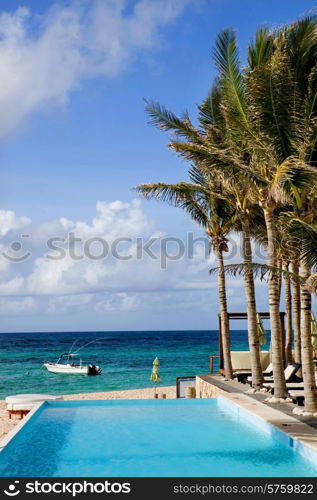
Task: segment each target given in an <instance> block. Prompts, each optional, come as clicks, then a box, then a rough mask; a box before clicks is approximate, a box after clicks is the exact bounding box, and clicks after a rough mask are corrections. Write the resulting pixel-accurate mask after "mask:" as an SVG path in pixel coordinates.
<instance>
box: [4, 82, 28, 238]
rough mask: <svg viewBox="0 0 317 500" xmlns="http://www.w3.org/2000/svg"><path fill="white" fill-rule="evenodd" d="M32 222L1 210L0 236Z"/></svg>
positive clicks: (8, 211)
mask: <svg viewBox="0 0 317 500" xmlns="http://www.w3.org/2000/svg"><path fill="white" fill-rule="evenodd" d="M0 92H1V90H0ZM30 223H31V219H29V218H28V217H24V216H22V217H20V216H18V215H16V214H15V212H13V211H12V210H0V237H2V236H5V235H6V234H7V233H9V232H10V231H13V230H16V229H21V228H22V227H24V226H27V225H28V224H30Z"/></svg>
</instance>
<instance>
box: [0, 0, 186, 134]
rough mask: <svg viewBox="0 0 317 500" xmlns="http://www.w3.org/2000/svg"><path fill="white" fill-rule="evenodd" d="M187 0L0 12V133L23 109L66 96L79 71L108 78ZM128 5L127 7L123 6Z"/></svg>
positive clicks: (153, 39)
mask: <svg viewBox="0 0 317 500" xmlns="http://www.w3.org/2000/svg"><path fill="white" fill-rule="evenodd" d="M188 3H189V0H138V1H137V2H136V3H134V4H132V2H131V1H128V0H81V1H79V0H77V1H73V2H69V3H68V2H67V3H66V2H63V3H60V4H56V5H54V7H52V8H50V9H49V10H47V11H46V12H45V13H44V14H42V15H37V14H35V13H33V12H31V10H30V9H28V8H26V7H20V8H18V9H17V10H16V11H15V12H13V13H9V12H2V14H0V59H1V65H0V80H1V89H0V137H1V136H3V135H6V134H7V133H9V132H10V131H12V130H14V129H15V128H16V127H17V126H18V125H19V124H20V123H21V122H22V121H23V120H24V119H25V118H26V117H27V116H28V115H29V114H30V113H32V112H34V111H38V110H40V109H42V108H43V107H47V106H51V105H58V106H63V105H65V103H67V99H68V95H69V92H70V91H71V90H73V89H74V88H76V87H78V85H79V84H80V83H81V81H82V80H83V79H85V78H92V77H96V76H102V77H113V76H115V75H117V74H118V73H120V72H121V71H123V70H124V69H125V68H126V67H127V66H128V65H129V64H130V63H131V61H132V60H133V59H134V58H135V57H136V56H137V55H138V53H139V52H140V51H144V50H149V49H151V48H154V47H156V46H157V45H158V44H159V34H160V28H161V27H162V26H164V25H166V24H168V23H170V22H171V21H172V20H173V19H175V18H176V17H177V16H178V15H179V14H180V13H181V12H182V10H183V9H184V7H185V6H186V5H187V4H188ZM129 8H130V9H132V10H131V11H128V10H127V9H129Z"/></svg>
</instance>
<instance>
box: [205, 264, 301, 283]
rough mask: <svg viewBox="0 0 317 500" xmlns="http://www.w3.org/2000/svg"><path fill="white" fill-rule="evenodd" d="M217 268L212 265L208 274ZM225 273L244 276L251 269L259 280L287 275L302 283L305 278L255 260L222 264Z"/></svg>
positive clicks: (216, 270)
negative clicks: (246, 262) (245, 262)
mask: <svg viewBox="0 0 317 500" xmlns="http://www.w3.org/2000/svg"><path fill="white" fill-rule="evenodd" d="M218 270H219V269H218V268H217V267H214V268H212V269H210V271H209V273H210V274H215V273H217V272H218ZM224 270H225V273H226V274H228V275H230V276H234V277H235V276H244V275H245V274H246V273H248V272H250V270H252V273H253V277H254V278H259V279H260V280H261V281H263V280H264V279H269V278H270V277H271V276H273V275H279V276H283V277H289V278H291V279H292V280H293V281H294V282H299V283H304V282H305V279H304V278H302V277H301V276H299V275H298V274H294V273H292V272H290V271H286V270H285V269H282V268H280V267H272V266H268V265H267V264H260V263H257V262H253V263H251V264H250V263H248V264H244V263H242V262H241V263H240V264H227V265H225V266H224Z"/></svg>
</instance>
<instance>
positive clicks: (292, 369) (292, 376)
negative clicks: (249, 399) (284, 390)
mask: <svg viewBox="0 0 317 500" xmlns="http://www.w3.org/2000/svg"><path fill="white" fill-rule="evenodd" d="M300 367H301V364H300V363H293V364H292V365H288V366H287V367H286V368H285V370H284V375H285V380H286V382H293V381H294V382H300V381H301V379H299V378H298V377H296V372H298V370H299V369H300ZM247 382H248V384H250V385H251V384H252V377H248V378H247ZM264 382H267V383H268V382H271V384H273V383H274V379H273V377H264Z"/></svg>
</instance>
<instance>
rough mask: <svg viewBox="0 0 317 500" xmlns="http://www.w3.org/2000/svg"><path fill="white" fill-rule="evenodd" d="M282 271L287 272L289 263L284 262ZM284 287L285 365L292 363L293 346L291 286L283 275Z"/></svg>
mask: <svg viewBox="0 0 317 500" xmlns="http://www.w3.org/2000/svg"><path fill="white" fill-rule="evenodd" d="M283 269H284V271H286V272H288V269H289V263H288V262H284V265H283ZM284 285H285V313H286V325H285V326H286V328H285V329H286V336H285V359H286V363H288V364H291V363H292V362H293V355H292V344H293V325H292V285H291V279H290V277H289V276H288V275H287V274H285V275H284Z"/></svg>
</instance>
